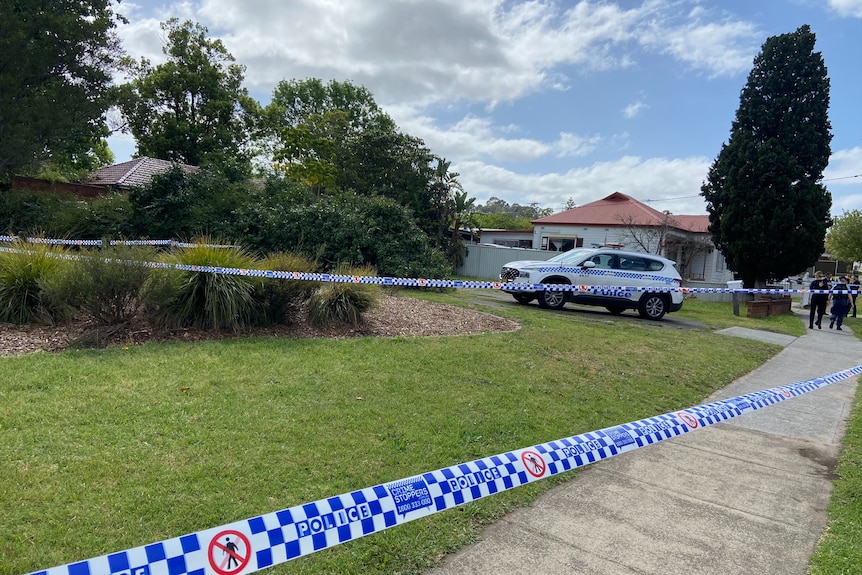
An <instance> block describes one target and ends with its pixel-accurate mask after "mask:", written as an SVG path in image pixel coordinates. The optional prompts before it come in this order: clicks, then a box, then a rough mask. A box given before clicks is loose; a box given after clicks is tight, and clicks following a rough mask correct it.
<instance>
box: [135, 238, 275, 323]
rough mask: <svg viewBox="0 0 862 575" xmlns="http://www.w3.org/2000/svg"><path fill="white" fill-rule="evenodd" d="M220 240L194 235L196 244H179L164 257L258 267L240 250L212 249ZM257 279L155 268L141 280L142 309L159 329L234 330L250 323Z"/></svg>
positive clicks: (174, 260) (173, 260) (202, 263)
mask: <svg viewBox="0 0 862 575" xmlns="http://www.w3.org/2000/svg"><path fill="white" fill-rule="evenodd" d="M219 244H220V242H219V241H218V240H213V239H212V238H208V237H202V238H198V239H196V240H195V245H193V246H192V247H184V248H178V249H177V250H176V251H175V252H174V253H171V254H169V255H167V256H166V257H165V258H164V261H165V263H168V264H183V265H190V266H210V267H221V268H239V269H255V268H257V267H259V262H258V260H257V259H256V258H255V257H254V256H253V255H251V254H250V253H248V252H247V251H245V250H243V249H242V248H239V247H229V248H225V247H214V246H216V245H219ZM255 283H256V280H255V278H251V277H249V276H244V275H232V274H224V273H213V272H204V271H180V270H177V269H173V268H169V269H159V270H155V271H154V273H153V274H152V275H151V276H150V279H149V280H148V281H147V283H146V284H145V287H144V291H143V293H144V301H145V309H146V310H147V312H148V314H149V315H150V317H151V318H152V319H153V321H154V322H155V323H156V324H157V325H160V326H162V327H169V328H174V327H186V326H194V327H200V328H204V329H213V330H222V329H231V330H234V331H238V330H239V329H240V328H242V327H244V326H246V325H248V324H249V322H250V320H251V318H252V317H253V316H254V314H255V311H256V308H257V305H256V302H255V299H254V288H255Z"/></svg>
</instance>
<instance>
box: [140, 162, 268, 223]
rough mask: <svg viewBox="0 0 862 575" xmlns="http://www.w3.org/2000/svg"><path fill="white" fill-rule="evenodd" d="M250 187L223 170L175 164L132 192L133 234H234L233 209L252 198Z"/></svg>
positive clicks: (245, 182)
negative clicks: (194, 169) (191, 169)
mask: <svg viewBox="0 0 862 575" xmlns="http://www.w3.org/2000/svg"><path fill="white" fill-rule="evenodd" d="M250 186H251V184H250V183H248V182H247V181H239V182H232V181H230V180H229V178H228V177H227V176H225V175H224V174H221V173H220V172H214V171H208V170H202V171H201V172H198V173H195V174H189V173H187V172H185V171H183V170H182V169H180V168H179V167H175V168H173V169H171V170H170V171H168V172H166V173H164V174H160V175H157V176H155V177H153V179H152V181H151V182H150V183H149V184H148V185H146V186H143V187H141V188H138V189H135V190H132V191H131V192H129V203H130V204H131V217H130V224H129V225H130V228H131V230H132V234H133V235H135V236H141V237H147V238H151V239H169V238H179V239H189V238H190V237H192V236H193V235H201V234H206V235H217V236H220V237H231V233H232V232H233V230H234V228H235V224H234V222H233V218H234V212H235V211H236V210H238V209H239V208H240V207H241V206H242V205H243V204H244V203H245V202H246V201H247V200H248V198H249V197H250V195H251V194H250Z"/></svg>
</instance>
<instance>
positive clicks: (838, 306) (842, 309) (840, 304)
mask: <svg viewBox="0 0 862 575" xmlns="http://www.w3.org/2000/svg"><path fill="white" fill-rule="evenodd" d="M848 289H849V288H848V287H847V278H846V277H845V276H841V277H840V278H838V283H836V284H835V286H834V287H833V288H832V290H833V291H835V292H841V291H843V292H845V293H834V294H832V315H831V316H830V317H829V329H832V328H833V327H835V324H836V323H837V324H838V327H837V329H838V331H841V324H843V323H844V316H846V315H847V312H849V311H850V295H849V294H847V293H846V292H847V290H848Z"/></svg>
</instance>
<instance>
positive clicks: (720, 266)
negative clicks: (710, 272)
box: [713, 250, 727, 272]
mask: <svg viewBox="0 0 862 575" xmlns="http://www.w3.org/2000/svg"><path fill="white" fill-rule="evenodd" d="M713 253H714V254H715V255H714V256H713V257H714V258H715V271H717V272H723V271H726V270H727V266H726V264H725V261H724V257H723V256H722V255H721V252H720V251H718V250H715V251H713Z"/></svg>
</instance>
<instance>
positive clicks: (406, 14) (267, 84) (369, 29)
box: [121, 0, 755, 105]
mask: <svg viewBox="0 0 862 575" xmlns="http://www.w3.org/2000/svg"><path fill="white" fill-rule="evenodd" d="M121 6H122V8H123V10H124V11H125V12H126V13H127V14H128V15H129V16H130V20H131V21H132V24H130V25H129V26H128V27H125V28H124V29H123V32H122V34H123V37H124V39H126V41H127V47H128V48H129V51H130V53H132V54H134V55H146V56H148V57H150V56H151V55H153V54H156V55H157V54H158V53H159V52H160V49H161V40H160V38H159V34H158V32H159V30H158V26H157V22H156V21H155V20H139V19H135V16H137V15H140V14H141V11H140V10H139V6H138V5H136V4H134V3H124V4H122V5H121ZM630 6H632V5H631V4H630V3H622V2H606V1H599V0H580V1H578V2H576V3H574V4H573V5H572V4H568V3H559V2H555V1H551V0H530V1H521V2H508V1H505V2H504V1H503V0H472V1H465V0H414V1H411V2H404V1H401V0H343V1H340V2H334V1H328V2H323V1H316V0H295V1H293V2H289V3H284V2H282V1H280V0H246V1H245V2H236V1H235V0H202V1H201V2H200V3H193V2H184V3H180V4H173V5H171V6H170V8H169V11H170V12H167V11H162V12H157V13H156V14H154V15H153V16H152V18H155V19H159V20H164V19H166V18H167V17H169V16H170V15H174V16H177V17H179V18H180V19H181V20H183V19H186V18H188V19H191V20H193V21H197V22H200V23H201V24H203V25H205V26H207V27H208V28H209V30H210V34H211V35H213V36H216V37H219V38H221V39H222V41H223V42H224V43H225V45H226V47H227V48H228V50H229V51H230V52H231V53H232V54H233V55H234V56H235V57H236V58H237V60H238V61H239V62H241V63H243V64H244V65H246V66H247V74H246V81H247V83H248V85H249V87H250V89H251V90H252V92H256V93H266V94H268V93H269V92H271V90H272V87H273V86H274V85H275V84H276V83H277V82H279V81H280V80H282V79H291V78H306V77H310V76H313V77H320V78H325V79H329V78H335V79H339V80H351V81H353V82H355V83H358V84H362V85H363V86H366V87H367V88H369V89H370V90H372V92H373V93H374V94H375V98H376V99H377V100H378V102H379V103H381V104H384V105H387V104H389V103H395V102H402V101H405V100H407V101H410V102H413V103H414V104H415V105H427V104H430V103H436V102H451V101H457V100H465V101H470V102H486V103H490V104H494V103H497V102H505V101H513V100H517V99H519V98H522V97H524V96H525V95H528V94H530V93H534V92H537V91H541V90H547V89H566V88H568V87H570V86H571V85H572V83H573V82H574V80H572V76H571V75H572V74H582V73H587V74H589V73H594V72H595V71H597V70H608V69H618V68H626V67H631V66H635V65H637V61H638V52H639V51H641V50H643V49H646V50H649V51H652V52H655V53H660V54H666V55H668V56H670V57H672V58H674V59H677V60H679V61H682V62H685V63H686V64H687V65H688V66H689V67H690V68H693V69H698V70H705V71H706V73H707V74H708V75H710V76H718V75H727V74H734V73H738V72H740V71H742V70H745V69H747V67H748V66H750V64H751V59H752V57H753V54H754V51H753V50H752V42H751V38H752V34H754V33H755V31H754V29H753V26H752V25H751V24H747V23H745V22H741V21H738V20H733V19H730V18H726V19H725V20H724V21H723V22H721V23H718V24H715V23H712V22H709V21H708V20H707V16H708V15H709V14H708V13H707V12H706V11H704V10H702V9H696V10H693V11H687V10H686V8H687V7H691V6H698V0H642V2H641V3H640V4H636V5H634V6H632V7H630ZM165 10H168V9H165Z"/></svg>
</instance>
